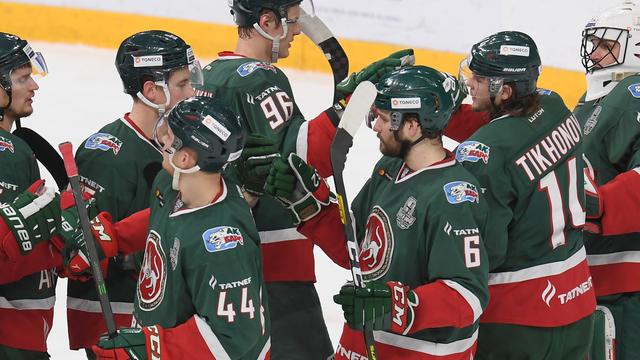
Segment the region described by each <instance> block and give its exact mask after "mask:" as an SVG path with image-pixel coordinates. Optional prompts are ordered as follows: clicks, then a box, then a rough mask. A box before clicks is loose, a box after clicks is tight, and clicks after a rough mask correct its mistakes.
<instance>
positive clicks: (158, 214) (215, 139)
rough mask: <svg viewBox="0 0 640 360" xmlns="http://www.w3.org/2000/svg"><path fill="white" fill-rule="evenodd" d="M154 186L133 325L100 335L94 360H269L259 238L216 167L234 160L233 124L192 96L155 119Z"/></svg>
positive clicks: (239, 139) (219, 108)
mask: <svg viewBox="0 0 640 360" xmlns="http://www.w3.org/2000/svg"><path fill="white" fill-rule="evenodd" d="M156 134H157V139H158V141H159V143H161V144H162V149H163V158H164V160H163V163H162V165H163V168H164V170H165V171H166V172H164V171H163V172H161V173H160V174H159V175H158V176H157V178H156V180H155V182H154V184H153V188H154V189H155V190H154V194H155V195H154V196H153V199H152V201H151V205H150V207H151V217H150V223H149V232H148V237H147V242H146V248H145V255H144V261H143V266H142V271H141V272H140V275H139V277H138V290H137V297H136V303H135V319H136V320H137V323H138V324H139V325H141V326H142V329H131V328H128V329H121V330H119V332H118V336H117V337H115V338H114V339H107V338H106V337H105V338H103V339H101V340H100V342H99V344H98V346H96V347H94V351H95V352H96V355H97V356H98V358H99V359H114V358H117V359H128V358H133V359H147V358H148V359H159V358H162V359H168V360H170V359H268V358H269V349H270V338H269V333H270V325H269V316H268V309H267V305H266V304H267V303H266V294H264V292H265V290H264V289H263V281H262V275H261V259H260V250H259V241H260V240H259V237H258V232H257V230H256V227H255V224H254V222H253V219H252V217H251V212H250V209H249V207H248V206H247V203H246V202H245V200H244V198H243V197H242V194H241V191H240V189H239V188H238V187H237V186H235V185H232V184H230V183H228V182H227V181H225V180H224V179H223V178H222V176H221V173H220V172H221V170H222V168H223V167H224V166H225V164H226V163H228V162H231V161H234V160H235V159H237V158H238V157H239V156H240V153H241V151H242V146H243V143H244V140H245V132H244V130H242V127H241V124H240V121H239V118H238V117H237V116H235V115H234V114H233V113H232V112H231V111H230V110H229V109H227V108H226V107H225V106H224V105H222V103H221V102H220V101H217V100H212V99H211V98H208V97H194V98H190V99H187V100H184V101H182V102H180V103H178V104H177V105H176V106H175V108H174V109H173V110H172V111H171V112H170V113H169V114H168V116H167V117H166V119H163V120H161V121H160V122H159V125H158V128H157V132H156Z"/></svg>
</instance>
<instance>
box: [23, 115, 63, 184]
mask: <svg viewBox="0 0 640 360" xmlns="http://www.w3.org/2000/svg"><path fill="white" fill-rule="evenodd" d="M16 124H19V122H16ZM13 134H14V135H15V136H17V137H19V138H21V139H22V140H24V141H25V142H26V143H27V144H28V145H29V147H30V148H31V150H32V151H33V154H34V155H35V156H36V159H38V161H40V163H42V165H43V166H44V167H45V168H46V169H47V170H48V171H49V173H50V174H51V176H52V177H53V179H54V180H55V181H56V184H57V185H58V189H60V190H64V189H66V188H67V185H69V179H68V178H67V175H66V173H65V171H64V162H63V161H62V158H61V157H60V154H58V152H57V151H56V150H55V149H54V148H53V146H51V144H49V142H48V141H47V140H45V139H44V138H43V137H42V136H40V134H38V133H37V132H35V131H33V130H31V129H29V128H25V127H22V126H19V125H18V126H17V128H16V129H15V130H14V131H13Z"/></svg>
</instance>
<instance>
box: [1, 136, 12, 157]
mask: <svg viewBox="0 0 640 360" xmlns="http://www.w3.org/2000/svg"><path fill="white" fill-rule="evenodd" d="M4 151H9V152H10V153H12V154H13V153H15V147H14V146H13V141H11V139H8V138H6V137H3V136H0V152H4Z"/></svg>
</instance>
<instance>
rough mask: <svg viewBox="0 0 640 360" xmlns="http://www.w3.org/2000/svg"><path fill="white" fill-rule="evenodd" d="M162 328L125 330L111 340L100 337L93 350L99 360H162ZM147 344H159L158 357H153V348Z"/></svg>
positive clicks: (106, 337) (119, 331)
mask: <svg viewBox="0 0 640 360" xmlns="http://www.w3.org/2000/svg"><path fill="white" fill-rule="evenodd" d="M161 331H162V328H160V327H159V326H150V327H145V328H142V329H140V328H123V329H120V330H118V335H117V336H115V337H114V338H113V339H109V337H108V336H107V335H103V336H101V337H100V340H99V341H98V345H94V346H93V348H92V350H93V352H94V353H95V354H96V358H97V359H105V360H106V359H110V360H111V359H117V360H128V359H140V360H144V359H149V358H152V359H160V356H158V355H160V354H159V351H160V348H159V346H160V340H159V339H160V334H161ZM147 344H149V345H151V344H157V345H156V346H157V352H158V354H157V356H156V357H153V356H150V355H151V348H150V346H148V345H147Z"/></svg>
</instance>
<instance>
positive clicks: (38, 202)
mask: <svg viewBox="0 0 640 360" xmlns="http://www.w3.org/2000/svg"><path fill="white" fill-rule="evenodd" d="M0 216H2V220H4V222H5V224H6V225H7V227H8V228H9V229H10V230H11V234H9V233H7V235H6V236H5V237H4V239H0V240H2V244H1V246H2V250H3V252H4V254H5V255H6V256H8V257H10V258H13V257H16V256H18V254H26V253H28V252H30V251H31V250H32V249H33V248H34V247H35V246H36V245H37V244H38V243H40V242H43V241H47V240H49V238H51V237H52V236H53V234H54V233H55V231H56V228H57V227H58V226H59V225H60V221H59V219H60V197H59V196H58V194H56V192H55V190H53V189H52V188H48V187H46V186H45V182H44V180H38V181H36V182H34V183H33V184H32V185H31V186H30V187H29V188H28V189H27V190H26V191H25V192H23V193H22V194H20V195H18V197H16V198H15V199H14V200H13V202H11V203H0Z"/></svg>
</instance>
